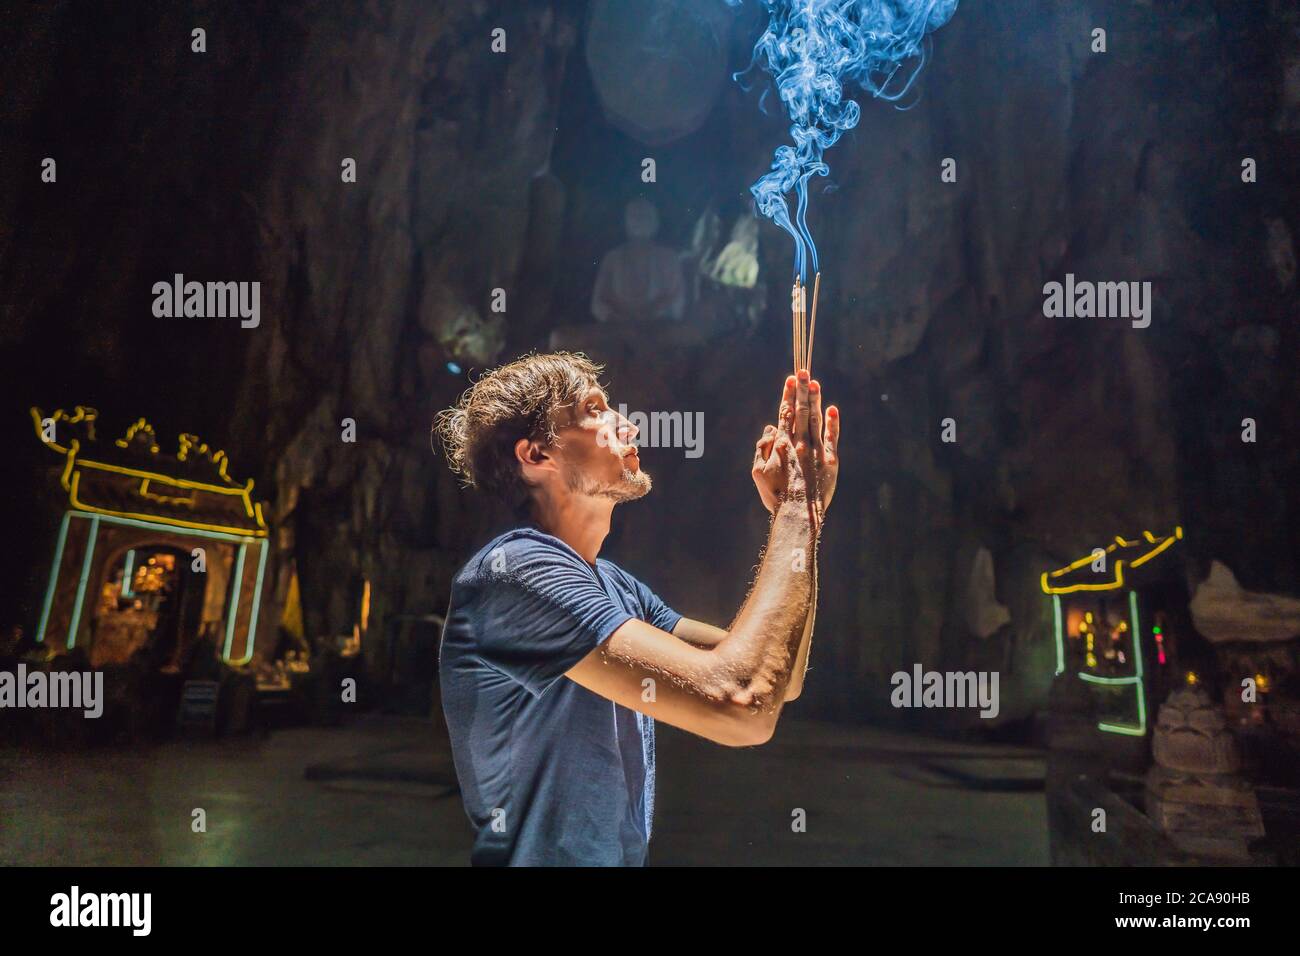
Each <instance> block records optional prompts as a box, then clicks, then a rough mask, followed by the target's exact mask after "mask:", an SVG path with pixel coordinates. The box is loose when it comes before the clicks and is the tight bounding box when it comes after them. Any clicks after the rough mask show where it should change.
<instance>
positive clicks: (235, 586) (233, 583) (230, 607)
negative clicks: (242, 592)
mask: <svg viewBox="0 0 1300 956" xmlns="http://www.w3.org/2000/svg"><path fill="white" fill-rule="evenodd" d="M247 553H248V542H247V541H243V542H240V545H239V556H238V557H236V558H235V573H234V574H233V575H231V578H230V601H229V602H228V603H227V605H226V607H227V611H226V614H227V617H226V646H225V648H224V649H223V650H222V652H221V659H222V660H223V661H226V662H227V663H229V661H230V648H231V646H232V645H233V644H234V643H235V618H237V617H239V589H240V585H241V584H243V583H244V556H245V555H246V554H247Z"/></svg>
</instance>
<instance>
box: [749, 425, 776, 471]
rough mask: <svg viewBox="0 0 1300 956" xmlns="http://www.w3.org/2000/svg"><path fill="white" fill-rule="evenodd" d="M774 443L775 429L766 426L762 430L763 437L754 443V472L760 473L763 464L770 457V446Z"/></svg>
mask: <svg viewBox="0 0 1300 956" xmlns="http://www.w3.org/2000/svg"><path fill="white" fill-rule="evenodd" d="M775 441H776V429H775V428H774V427H773V426H771V425H767V426H765V427H764V428H763V436H762V437H761V438H759V440H758V441H757V442H755V443H754V470H755V471H761V470H762V469H763V464H764V463H765V462H766V461H767V460H768V458H770V457H772V444H773V442H775Z"/></svg>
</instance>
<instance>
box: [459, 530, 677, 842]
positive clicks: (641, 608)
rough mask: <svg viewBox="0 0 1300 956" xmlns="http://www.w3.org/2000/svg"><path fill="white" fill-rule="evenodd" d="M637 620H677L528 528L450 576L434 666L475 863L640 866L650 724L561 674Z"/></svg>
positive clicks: (646, 592)
mask: <svg viewBox="0 0 1300 956" xmlns="http://www.w3.org/2000/svg"><path fill="white" fill-rule="evenodd" d="M634 617H635V618H639V619H641V620H643V621H647V622H649V623H650V624H653V625H654V626H655V627H658V628H662V629H663V630H665V631H672V629H673V628H674V627H676V626H677V622H678V621H679V620H681V615H680V614H677V613H676V612H674V611H673V610H671V609H670V608H669V607H668V606H667V605H666V604H664V602H663V601H661V600H660V599H659V598H658V597H657V596H655V594H654V593H653V592H652V591H651V590H650V589H649V588H647V587H646V586H645V585H644V584H642V583H641V582H640V581H638V580H637V579H636V578H634V577H632V575H630V574H628V573H627V572H626V571H624V570H622V569H621V568H619V567H618V566H617V565H614V564H612V563H611V562H609V561H606V560H604V559H603V558H601V559H597V561H596V565H595V567H593V566H592V565H590V564H588V563H587V562H586V561H585V560H584V559H583V558H582V556H581V555H579V554H578V553H577V552H576V551H574V550H573V549H572V548H570V547H569V546H568V545H567V544H565V543H564V542H563V541H561V540H560V539H559V538H556V537H553V536H552V535H549V534H546V533H544V532H542V531H538V530H536V529H534V528H520V529H517V530H515V531H510V532H507V533H506V534H503V535H501V536H500V537H498V538H496V539H494V540H493V541H491V542H489V543H488V544H487V545H486V546H485V547H484V548H483V550H481V551H479V553H478V554H476V555H474V557H473V558H471V559H470V561H469V563H468V564H466V565H465V567H463V568H462V569H461V570H460V572H459V573H458V574H457V575H456V577H455V579H454V580H453V582H452V586H451V607H450V609H449V610H448V612H447V623H446V626H445V627H444V629H443V633H442V644H441V648H440V651H439V655H438V672H439V680H440V681H441V686H442V706H443V711H444V713H445V714H446V716H447V727H448V730H449V731H450V733H451V747H452V756H453V758H454V759H455V762H456V774H457V776H458V777H459V778H460V787H461V796H462V798H463V799H464V801H465V812H466V813H467V814H468V815H469V818H470V822H471V823H473V825H474V828H475V829H476V830H477V836H476V838H475V840H474V850H473V853H472V855H471V857H470V860H471V862H472V863H474V864H475V865H503V864H508V865H513V866H538V865H572V866H643V865H644V864H645V861H646V852H647V849H648V844H649V840H650V829H651V827H650V822H651V817H652V815H653V814H654V782H655V777H654V768H655V764H654V760H655V749H654V748H655V738H654V720H653V719H652V718H650V717H646V716H644V715H642V714H639V713H637V712H636V711H634V710H629V709H628V708H626V707H621V706H619V705H618V704H615V703H614V702H613V701H611V700H606V699H605V698H604V697H601V696H599V695H598V694H593V693H592V692H591V691H589V690H587V689H586V688H585V687H582V686H580V685H578V684H576V683H574V682H573V681H571V680H568V679H567V678H565V677H564V673H565V672H566V671H567V670H569V669H570V668H571V667H573V665H574V664H576V663H578V661H580V660H582V659H583V658H584V657H586V656H587V654H588V653H590V652H591V651H592V649H593V648H595V647H596V646H598V645H599V644H601V643H602V642H603V641H605V640H606V639H608V638H609V636H610V635H611V634H613V633H614V631H616V630H617V629H618V627H619V625H621V624H622V623H623V622H624V621H627V620H629V619H631V618H634Z"/></svg>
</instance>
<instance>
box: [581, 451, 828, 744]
mask: <svg viewBox="0 0 1300 956" xmlns="http://www.w3.org/2000/svg"><path fill="white" fill-rule="evenodd" d="M787 447H788V446H787ZM783 453H784V450H783ZM791 457H793V456H792V455H791ZM800 549H802V551H803V554H802V555H799V554H798V551H799V550H800ZM815 549H816V535H815V530H814V527H813V521H812V516H811V513H810V510H809V507H808V503H807V501H806V500H805V499H804V498H803V496H802V495H798V496H791V497H790V498H789V499H788V500H785V501H783V503H782V504H781V505H780V507H779V508H778V509H777V512H776V515H775V517H774V519H773V521H772V528H771V532H770V533H769V535H768V544H767V549H766V552H765V553H764V555H763V561H762V564H761V565H760V568H759V572H758V578H757V579H756V580H755V582H754V587H753V589H752V590H751V591H750V593H749V597H748V598H746V599H745V604H744V606H743V607H742V608H741V611H740V614H739V615H738V616H737V617H736V622H735V624H733V625H732V627H731V629H730V630H729V631H727V632H726V636H725V637H723V638H722V639H721V640H719V641H718V642H717V643H716V644H715V645H714V646H713V647H711V648H709V649H702V648H699V647H693V646H691V645H690V644H688V643H686V642H685V641H684V640H682V639H679V638H677V637H675V636H674V635H672V634H669V633H668V632H667V631H663V630H660V629H659V628H657V627H654V626H653V625H651V624H647V623H646V622H645V621H640V620H635V619H634V620H630V621H627V622H626V623H624V624H623V625H621V626H620V627H619V628H618V629H617V630H616V631H615V632H614V633H613V635H612V636H611V637H610V638H609V640H607V641H605V642H604V643H603V644H602V645H601V646H600V647H598V648H596V649H595V650H593V651H592V652H591V653H590V654H588V655H587V656H586V657H584V658H583V659H582V660H581V661H579V662H578V663H577V664H575V665H574V666H573V667H572V668H571V669H570V670H569V671H568V672H567V673H566V676H568V677H569V678H571V679H572V680H574V681H575V682H577V683H578V684H581V685H582V686H583V687H586V688H587V689H588V690H590V691H592V692H594V693H596V694H599V695H601V696H602V697H606V698H608V699H610V700H612V701H614V702H616V703H619V704H622V705H623V706H624V707H628V708H631V709H632V710H636V711H639V712H641V713H643V714H647V715H649V716H651V717H653V718H655V719H656V720H662V721H664V722H665V723H667V724H671V725H672V726H674V727H679V728H681V729H682V730H688V731H690V732H691V733H695V734H699V735H700V736H702V737H706V738H708V739H709V740H712V741H715V742H716V743H720V744H725V745H728V746H733V747H743V746H750V745H754V744H761V743H765V742H766V741H768V740H770V739H771V737H772V734H773V732H774V731H775V730H776V723H777V720H778V718H779V716H780V712H781V706H782V704H783V703H784V698H785V693H786V689H787V688H788V687H789V684H790V680H791V677H792V674H793V672H794V667H795V662H796V659H797V658H798V652H799V643H800V640H801V639H802V637H803V635H804V631H805V627H804V625H805V623H806V621H807V619H808V609H809V605H810V603H811V601H812V577H813V576H812V572H811V568H812V567H813V565H814V561H813V560H812V557H811V556H812V555H813V553H814V551H815Z"/></svg>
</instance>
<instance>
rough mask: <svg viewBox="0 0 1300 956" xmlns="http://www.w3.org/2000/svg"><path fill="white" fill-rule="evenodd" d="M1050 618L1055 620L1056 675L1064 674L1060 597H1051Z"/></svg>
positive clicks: (1063, 637)
mask: <svg viewBox="0 0 1300 956" xmlns="http://www.w3.org/2000/svg"><path fill="white" fill-rule="evenodd" d="M1052 616H1053V617H1054V618H1055V619H1056V673H1058V674H1063V673H1065V635H1063V634H1062V633H1061V595H1059V594H1053V595H1052Z"/></svg>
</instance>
